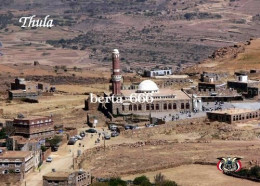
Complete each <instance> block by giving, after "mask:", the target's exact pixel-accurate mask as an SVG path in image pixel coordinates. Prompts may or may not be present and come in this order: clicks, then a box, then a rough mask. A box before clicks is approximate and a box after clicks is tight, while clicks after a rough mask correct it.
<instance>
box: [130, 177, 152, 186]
mask: <svg viewBox="0 0 260 186" xmlns="http://www.w3.org/2000/svg"><path fill="white" fill-rule="evenodd" d="M133 183H134V185H141V186H149V185H152V183H151V182H150V180H149V179H148V178H147V177H146V176H144V175H143V176H140V177H136V178H135V179H134V181H133Z"/></svg>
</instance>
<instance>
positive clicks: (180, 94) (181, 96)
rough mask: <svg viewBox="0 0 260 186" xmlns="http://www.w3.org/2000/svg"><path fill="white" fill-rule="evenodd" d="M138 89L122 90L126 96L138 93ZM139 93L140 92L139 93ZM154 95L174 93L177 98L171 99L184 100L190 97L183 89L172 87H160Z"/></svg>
mask: <svg viewBox="0 0 260 186" xmlns="http://www.w3.org/2000/svg"><path fill="white" fill-rule="evenodd" d="M136 91H137V90H121V92H122V94H123V95H124V96H126V97H128V96H130V95H131V94H132V93H136ZM137 94H138V93H137ZM152 95H153V96H171V95H174V96H175V98H170V99H171V100H183V99H190V97H189V96H187V95H186V94H185V93H184V92H183V91H181V90H171V89H163V88H162V89H159V92H157V93H153V94H152Z"/></svg>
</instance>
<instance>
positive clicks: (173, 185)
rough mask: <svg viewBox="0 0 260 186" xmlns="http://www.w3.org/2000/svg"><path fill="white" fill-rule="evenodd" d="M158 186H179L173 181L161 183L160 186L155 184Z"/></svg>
mask: <svg viewBox="0 0 260 186" xmlns="http://www.w3.org/2000/svg"><path fill="white" fill-rule="evenodd" d="M155 185H158V186H177V183H176V182H175V181H171V180H164V181H163V182H161V183H159V184H155Z"/></svg>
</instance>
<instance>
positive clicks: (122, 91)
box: [85, 49, 201, 115]
mask: <svg viewBox="0 0 260 186" xmlns="http://www.w3.org/2000/svg"><path fill="white" fill-rule="evenodd" d="M112 62H113V69H112V72H113V74H112V76H111V82H112V93H111V92H105V93H104V98H105V99H106V98H111V99H110V101H109V102H107V103H103V104H101V106H100V104H99V105H97V104H96V103H92V104H91V99H90V98H88V100H87V101H86V102H85V103H86V108H87V109H88V110H92V109H93V108H100V110H102V111H103V110H104V111H108V112H109V113H111V114H113V115H130V114H142V115H143V114H144V115H149V114H150V113H151V112H165V113H169V112H180V111H192V110H194V109H198V110H200V109H199V108H201V106H200V104H201V102H197V101H198V100H193V99H199V98H198V97H195V96H192V95H189V94H186V93H185V92H183V91H181V90H172V89H167V88H164V85H161V86H160V87H161V88H159V86H158V85H157V84H156V83H155V82H154V81H152V80H144V81H142V82H141V83H136V82H135V83H134V84H132V86H124V85H122V84H121V80H122V75H121V70H120V61H119V51H118V50H117V49H115V50H113V53H112ZM169 74H170V73H169ZM175 78H176V77H175ZM186 78H187V77H186V76H185V77H181V78H177V79H178V81H179V79H182V80H184V79H185V80H186ZM160 80H161V79H159V80H158V81H160ZM165 80H166V81H167V80H168V83H172V82H170V79H167V78H166V79H165ZM176 81H177V80H176ZM161 82H163V81H161ZM145 94H146V95H150V97H152V98H153V102H152V103H149V102H147V101H146V102H145V101H144V102H142V101H137V102H136V103H135V102H133V101H131V97H132V96H135V97H136V98H140V99H142V98H143V97H145ZM112 97H114V98H112ZM112 99H122V101H121V102H114V101H113V100H112ZM194 103H197V104H194ZM91 106H92V108H91ZM197 106H198V107H197Z"/></svg>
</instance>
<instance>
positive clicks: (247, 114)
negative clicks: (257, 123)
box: [207, 109, 260, 124]
mask: <svg viewBox="0 0 260 186" xmlns="http://www.w3.org/2000/svg"><path fill="white" fill-rule="evenodd" d="M259 114H260V111H259V110H249V109H227V110H221V111H212V112H207V117H208V119H209V120H210V121H219V122H226V123H229V124H233V123H236V122H246V121H250V120H255V119H259Z"/></svg>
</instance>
